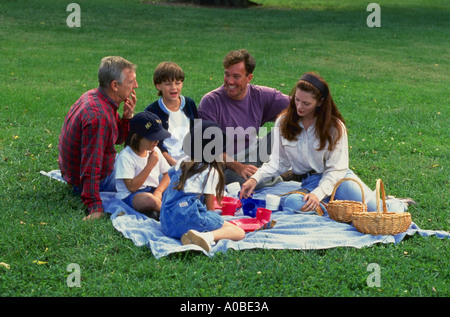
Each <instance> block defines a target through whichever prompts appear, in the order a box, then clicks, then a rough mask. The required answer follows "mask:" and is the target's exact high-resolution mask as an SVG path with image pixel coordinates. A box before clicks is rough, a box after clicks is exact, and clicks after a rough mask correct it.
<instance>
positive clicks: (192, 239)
mask: <svg viewBox="0 0 450 317" xmlns="http://www.w3.org/2000/svg"><path fill="white" fill-rule="evenodd" d="M181 243H183V245H186V244H195V245H198V246H200V247H202V248H203V249H205V250H206V252H210V251H211V244H210V243H209V242H208V241H207V240H206V239H205V237H204V236H203V235H202V234H201V233H200V232H198V231H196V230H189V231H188V232H186V233H185V234H183V236H182V237H181Z"/></svg>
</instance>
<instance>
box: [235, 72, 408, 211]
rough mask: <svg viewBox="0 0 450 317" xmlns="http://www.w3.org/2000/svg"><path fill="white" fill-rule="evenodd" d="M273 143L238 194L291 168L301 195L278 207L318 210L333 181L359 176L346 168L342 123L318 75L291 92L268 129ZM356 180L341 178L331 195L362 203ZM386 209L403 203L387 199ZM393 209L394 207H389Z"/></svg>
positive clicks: (244, 194) (247, 192)
mask: <svg viewBox="0 0 450 317" xmlns="http://www.w3.org/2000/svg"><path fill="white" fill-rule="evenodd" d="M272 133H273V134H274V141H273V142H274V144H273V149H272V154H271V156H270V160H269V162H267V163H265V164H263V165H262V166H261V167H260V168H259V169H258V171H257V172H256V173H255V174H254V175H253V176H252V177H251V178H250V179H249V180H247V181H246V182H245V183H244V184H243V185H242V188H241V198H247V197H249V196H250V195H251V193H252V192H253V190H254V188H255V186H256V185H257V183H258V182H260V181H261V180H263V179H265V178H267V177H273V176H277V175H281V174H282V173H284V172H286V171H288V170H289V169H292V172H293V173H294V180H296V181H299V182H301V183H302V190H301V191H302V192H304V194H299V193H295V194H290V195H288V196H287V197H286V198H285V199H284V202H283V207H288V208H292V209H294V210H295V211H318V208H319V204H320V202H321V201H322V200H323V199H325V201H328V200H329V196H330V195H331V193H332V191H333V188H334V186H335V184H336V183H337V182H338V181H339V180H341V179H342V178H344V177H352V178H355V179H357V180H358V181H359V182H360V183H361V184H363V183H362V182H361V180H360V179H359V178H358V177H357V176H356V175H355V174H354V173H353V172H352V171H351V170H349V167H348V166H349V163H348V161H349V159H348V140H347V130H346V127H345V121H344V118H343V117H342V115H341V113H340V112H339V110H338V108H337V106H336V104H335V103H334V101H333V98H332V97H331V94H330V92H329V87H328V84H327V83H326V82H325V81H324V80H323V79H322V78H321V77H319V76H318V75H317V74H314V73H306V74H304V75H303V76H302V77H301V78H300V80H299V81H298V82H297V85H296V87H295V88H294V89H293V91H292V93H291V101H290V104H289V107H288V108H287V109H286V110H285V111H284V112H283V113H281V114H280V116H279V117H278V119H277V120H276V122H275V126H274V128H273V129H272ZM363 187H364V191H365V193H364V194H365V197H367V199H366V203H367V205H368V210H376V205H375V195H374V193H373V191H371V190H370V189H369V188H368V187H367V186H366V185H364V184H363ZM361 197H362V194H361V189H360V188H359V186H358V185H357V184H356V183H355V182H351V181H350V182H348V181H347V182H343V183H342V184H341V185H340V186H339V187H338V190H337V191H336V194H335V199H339V200H354V201H361ZM387 205H388V209H391V210H390V211H398V212H403V211H405V210H406V208H407V206H408V204H405V203H404V202H402V201H400V200H398V199H397V200H395V201H391V202H390V203H387ZM393 209H394V210H393Z"/></svg>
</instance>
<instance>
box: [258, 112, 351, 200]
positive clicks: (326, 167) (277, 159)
mask: <svg viewBox="0 0 450 317" xmlns="http://www.w3.org/2000/svg"><path fill="white" fill-rule="evenodd" d="M280 119H281V118H278V119H277V121H276V122H275V126H274V127H273V128H272V134H273V136H272V137H273V148H272V153H271V155H270V160H269V161H268V162H267V163H264V164H263V165H262V166H261V167H260V168H259V169H258V171H257V172H256V173H255V174H254V175H253V176H252V178H254V179H255V180H256V181H257V182H259V181H261V180H263V179H265V178H267V177H273V176H278V175H281V174H282V173H284V172H286V171H288V170H289V168H292V171H293V172H294V173H295V174H299V175H301V174H305V173H307V172H309V171H312V170H314V171H316V172H317V173H321V174H323V175H322V179H321V180H320V182H319V186H318V187H317V188H316V189H314V190H313V191H312V193H313V194H315V195H316V196H317V197H318V198H319V200H322V199H323V198H324V197H326V196H330V195H331V193H332V192H333V188H334V186H335V184H336V183H337V182H338V181H339V180H340V179H342V178H343V177H344V176H345V174H346V172H347V170H348V139H347V131H346V129H345V126H344V124H343V123H341V124H342V127H343V128H344V133H343V135H342V137H341V139H340V140H339V141H338V142H337V144H336V147H335V149H334V150H333V151H329V150H328V143H327V144H326V146H325V148H324V149H323V150H321V151H317V149H318V148H319V144H320V142H319V139H318V138H317V136H316V134H315V122H314V123H313V124H312V125H311V126H310V127H309V128H308V129H307V130H306V131H305V129H304V127H303V124H302V122H299V125H300V127H302V128H303V131H302V133H300V134H299V135H298V136H297V140H294V141H288V140H287V139H285V138H284V137H282V136H281V133H280Z"/></svg>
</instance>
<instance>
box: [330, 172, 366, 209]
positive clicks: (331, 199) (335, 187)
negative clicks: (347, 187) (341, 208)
mask: <svg viewBox="0 0 450 317" xmlns="http://www.w3.org/2000/svg"><path fill="white" fill-rule="evenodd" d="M345 181H354V182H355V183H356V184H358V186H359V188H360V189H361V194H362V203H363V204H365V201H366V200H365V198H364V189H363V187H362V185H361V183H360V182H358V181H357V180H356V179H354V178H343V179H341V180H340V181H339V182H337V183H336V185H334V188H333V192H332V193H331V198H330V202H332V201H333V200H334V195H335V194H336V190H337V188H338V187H339V185H341V183H342V182H345Z"/></svg>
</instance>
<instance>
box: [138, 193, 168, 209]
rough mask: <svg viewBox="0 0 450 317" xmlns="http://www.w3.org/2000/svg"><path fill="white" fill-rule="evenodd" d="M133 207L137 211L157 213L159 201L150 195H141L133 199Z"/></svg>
mask: <svg viewBox="0 0 450 317" xmlns="http://www.w3.org/2000/svg"><path fill="white" fill-rule="evenodd" d="M133 207H134V208H135V209H136V210H138V211H148V210H152V211H159V210H160V209H161V200H160V199H159V198H157V197H156V196H154V195H153V194H150V193H141V194H138V195H136V196H134V198H133Z"/></svg>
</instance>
